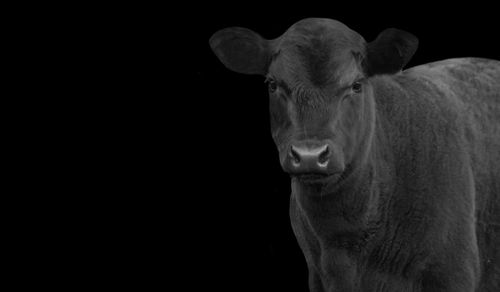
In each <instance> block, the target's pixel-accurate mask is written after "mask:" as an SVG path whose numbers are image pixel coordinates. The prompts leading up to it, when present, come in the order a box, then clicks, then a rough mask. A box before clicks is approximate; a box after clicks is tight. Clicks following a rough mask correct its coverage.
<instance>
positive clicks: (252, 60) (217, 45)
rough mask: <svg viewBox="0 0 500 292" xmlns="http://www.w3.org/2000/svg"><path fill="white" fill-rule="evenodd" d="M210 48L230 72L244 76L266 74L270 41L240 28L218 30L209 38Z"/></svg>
mask: <svg viewBox="0 0 500 292" xmlns="http://www.w3.org/2000/svg"><path fill="white" fill-rule="evenodd" d="M210 47H211V48H212V50H213V51H214V53H215V54H216V55H217V57H218V58H219V60H220V61H221V62H222V63H223V64H224V65H225V66H226V67H227V68H228V69H230V70H233V71H236V72H238V73H244V74H260V75H265V74H267V69H268V66H269V61H270V60H271V58H270V56H271V48H270V47H271V41H269V40H266V39H264V38H262V37H261V36H260V35H258V34H257V33H255V32H253V31H251V30H249V29H246V28H242V27H230V28H226V29H222V30H219V31H218V32H216V33H215V34H214V35H213V36H212V37H211V38H210Z"/></svg>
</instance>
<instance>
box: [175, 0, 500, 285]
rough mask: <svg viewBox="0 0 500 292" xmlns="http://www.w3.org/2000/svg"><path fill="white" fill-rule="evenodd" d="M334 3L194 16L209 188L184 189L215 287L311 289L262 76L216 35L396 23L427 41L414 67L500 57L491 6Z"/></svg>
mask: <svg viewBox="0 0 500 292" xmlns="http://www.w3.org/2000/svg"><path fill="white" fill-rule="evenodd" d="M333 8H335V9H326V7H325V8H324V9H323V8H317V9H315V10H312V11H300V9H297V10H298V11H299V12H297V11H296V12H295V13H284V12H283V11H279V10H277V11H273V12H271V11H266V10H265V9H262V11H259V12H258V13H255V12H253V11H252V12H250V13H247V12H248V11H245V9H244V7H243V8H241V10H239V9H230V10H229V11H227V12H224V11H218V13H207V14H203V15H196V16H193V18H192V21H194V24H192V25H191V26H189V33H188V35H189V45H188V47H189V49H188V55H189V62H188V64H189V65H188V66H189V71H190V74H192V75H190V77H189V80H194V82H193V83H192V87H191V88H188V90H187V92H188V93H189V94H188V95H187V96H184V97H183V98H186V99H188V100H189V102H190V103H192V105H191V106H192V107H194V108H191V107H190V108H189V110H190V111H191V110H192V113H193V114H194V116H193V115H191V114H189V119H193V120H192V122H193V124H192V125H193V127H192V128H189V129H185V130H186V131H188V133H189V135H190V136H191V135H192V136H191V138H194V139H195V140H196V141H197V145H198V146H199V147H200V149H201V151H202V153H203V154H201V155H202V157H203V158H202V159H201V162H202V165H201V166H199V167H200V168H201V173H203V174H202V176H203V177H204V179H203V182H204V183H205V184H204V185H203V188H202V189H203V192H202V193H197V194H195V195H193V194H192V193H189V189H186V192H185V195H186V196H189V197H191V198H192V200H193V203H194V202H197V203H196V204H197V205H198V204H199V205H198V206H197V207H196V210H197V212H198V213H197V214H198V215H201V216H199V219H200V221H199V222H198V221H196V222H198V223H197V224H196V225H195V226H196V228H197V229H196V232H198V235H199V237H197V238H196V244H197V246H198V247H199V248H200V249H201V250H197V251H196V252H200V253H202V254H203V255H202V256H201V258H202V259H203V260H202V263H197V264H199V266H198V267H199V268H200V269H201V270H204V271H207V275H209V276H208V277H207V283H210V284H211V285H215V286H217V287H219V288H220V289H222V290H224V291H226V290H227V291H241V290H254V291H308V290H307V268H306V264H305V260H304V258H303V256H302V254H301V251H300V249H299V247H298V245H297V243H296V240H295V238H294V235H293V233H292V230H291V227H290V222H289V215H288V204H289V194H290V186H289V185H290V183H289V179H288V177H287V175H285V174H284V173H282V171H281V169H280V165H279V162H278V154H277V151H276V149H275V146H274V144H273V141H272V139H271V135H270V129H269V117H268V97H267V89H266V86H265V85H264V83H263V81H264V78H262V77H261V76H248V75H241V74H237V73H234V72H231V71H229V70H228V69H226V68H225V67H224V66H223V65H222V63H220V62H219V61H218V59H217V58H216V57H215V55H214V54H213V53H212V52H211V50H210V48H209V46H208V39H209V38H210V36H211V35H212V34H213V33H214V32H216V31H217V30H219V29H222V28H225V27H230V26H242V27H246V28H250V29H252V30H254V31H256V32H258V33H259V34H261V35H262V36H263V37H265V38H269V39H272V38H276V37H278V36H280V35H281V34H282V33H283V32H285V30H286V29H287V28H288V27H289V26H291V25H292V24H293V23H295V22H296V21H298V20H300V19H303V18H306V17H326V18H333V19H336V20H339V21H341V22H343V23H344V24H346V25H347V26H349V27H350V28H351V29H353V30H355V31H357V32H358V33H360V34H361V35H362V36H363V37H364V38H365V40H367V41H371V40H373V39H375V38H376V36H377V34H378V33H379V32H381V31H382V30H383V29H385V28H389V27H395V28H399V29H403V30H406V31H408V32H411V33H413V34H415V35H416V36H417V37H418V38H419V41H420V45H419V49H418V50H417V52H416V54H415V56H414V57H413V59H412V60H411V62H410V63H409V64H408V66H407V67H412V66H415V65H419V64H424V63H428V62H432V61H437V60H442V59H446V58H457V57H484V58H493V59H500V44H499V43H498V42H497V39H498V28H499V24H498V20H497V18H496V16H495V15H494V12H493V11H494V10H495V8H494V7H493V6H491V7H483V8H477V9H475V8H470V7H454V8H453V9H450V8H442V9H437V8H432V9H430V8H425V7H405V4H404V3H400V4H399V5H398V6H397V7H395V6H394V7H393V6H390V7H387V8H385V10H384V7H376V8H368V7H361V6H355V5H353V6H351V7H347V6H345V7H340V6H338V5H337V6H333ZM419 8H420V9H419ZM422 8H423V9H422ZM190 125H191V123H190ZM191 227H192V226H191ZM193 264H194V263H193ZM234 285H237V286H234ZM235 287H238V288H235ZM226 288H227V289H226Z"/></svg>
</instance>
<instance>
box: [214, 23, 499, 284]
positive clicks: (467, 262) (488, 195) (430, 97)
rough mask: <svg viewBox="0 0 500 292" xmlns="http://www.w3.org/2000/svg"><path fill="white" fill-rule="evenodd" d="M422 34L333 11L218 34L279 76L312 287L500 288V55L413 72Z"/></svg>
mask: <svg viewBox="0 0 500 292" xmlns="http://www.w3.org/2000/svg"><path fill="white" fill-rule="evenodd" d="M417 45H418V40H417V38H416V37H415V36H413V35H412V34H410V33H408V32H404V31H401V30H397V29H387V30H385V31H383V32H382V33H380V35H379V36H378V37H377V39H375V40H374V41H372V42H370V43H366V42H365V40H364V39H363V37H361V36H360V35H359V34H358V33H356V32H354V31H352V30H350V29H349V28H348V27H347V26H345V25H344V24H342V23H340V22H338V21H335V20H330V19H305V20H302V21H299V22H297V23H296V24H294V25H293V26H292V27H290V29H288V30H287V31H286V32H285V33H284V34H283V35H282V36H280V37H279V38H276V39H274V40H265V39H263V38H262V37H260V36H259V35H258V34H256V33H255V32H253V31H251V30H248V29H245V28H227V29H223V30H221V31H218V32H217V33H215V34H214V35H213V36H212V38H211V39H210V46H211V48H212V49H213V51H214V52H215V54H216V55H217V57H218V58H219V59H220V61H222V63H223V64H224V65H225V66H226V67H227V68H229V69H231V70H233V71H236V72H239V73H245V74H261V75H264V76H265V77H266V80H267V83H268V86H269V98H270V107H271V127H272V129H271V130H272V136H273V138H274V141H275V143H276V146H277V147H278V150H279V153H280V161H281V164H282V166H283V169H284V170H285V171H286V172H288V173H290V175H291V181H292V194H291V199H290V218H291V222H292V226H293V230H294V232H295V235H296V237H297V240H298V242H299V245H300V247H301V249H302V251H303V253H304V255H305V258H306V261H307V265H308V268H309V285H310V289H311V291H398V292H401V291H426V292H429V291H450V292H452V291H453V292H460V291H464V292H465V291H467V292H472V291H489V292H493V291H495V292H498V291H500V62H499V61H494V60H487V59H479V58H463V59H449V60H444V61H440V62H434V63H430V64H426V65H421V66H417V67H414V68H411V69H407V70H404V71H402V68H403V67H404V66H405V65H406V64H407V62H408V61H409V60H410V58H411V57H412V55H413V54H414V53H415V51H416V49H417Z"/></svg>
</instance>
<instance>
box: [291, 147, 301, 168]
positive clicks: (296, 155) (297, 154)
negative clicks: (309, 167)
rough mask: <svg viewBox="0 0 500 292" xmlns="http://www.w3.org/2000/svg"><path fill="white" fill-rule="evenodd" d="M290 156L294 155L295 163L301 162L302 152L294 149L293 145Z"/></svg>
mask: <svg viewBox="0 0 500 292" xmlns="http://www.w3.org/2000/svg"><path fill="white" fill-rule="evenodd" d="M290 156H292V158H293V162H294V163H296V164H299V163H300V154H299V153H298V152H297V151H296V150H295V149H293V146H292V147H291V148H290Z"/></svg>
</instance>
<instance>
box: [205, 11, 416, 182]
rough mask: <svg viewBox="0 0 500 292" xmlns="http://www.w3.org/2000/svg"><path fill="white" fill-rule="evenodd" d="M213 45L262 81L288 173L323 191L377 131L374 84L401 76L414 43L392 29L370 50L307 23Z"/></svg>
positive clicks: (330, 25) (353, 38)
mask: <svg viewBox="0 0 500 292" xmlns="http://www.w3.org/2000/svg"><path fill="white" fill-rule="evenodd" d="M210 45H211V47H212V49H213V50H214V52H215V53H216V55H217V56H218V57H219V59H220V60H221V61H222V62H223V63H224V64H225V65H226V67H228V68H229V69H232V70H234V71H236V72H240V73H246V74H261V75H264V76H265V78H266V79H265V80H266V83H267V85H268V88H269V100H270V101H269V102H270V114H271V132H272V136H273V139H274V141H275V143H276V145H277V147H278V150H279V153H280V161H281V165H282V166H283V169H284V170H285V171H286V172H288V173H290V174H291V175H293V176H296V177H298V178H299V180H300V181H302V182H304V183H315V184H316V183H320V184H322V183H325V182H331V181H335V180H338V179H339V178H340V177H342V174H343V173H345V172H346V170H347V169H349V168H352V164H353V163H354V162H355V159H356V156H357V155H360V153H361V152H362V151H363V149H362V148H363V147H366V143H367V140H368V138H369V137H370V135H371V133H372V132H373V127H374V123H375V121H374V109H375V106H374V104H375V102H374V97H373V90H372V88H371V85H370V81H369V77H370V76H372V75H374V74H393V73H396V72H398V71H400V70H401V68H402V67H403V66H404V65H405V64H406V63H407V62H408V61H409V59H410V58H411V56H412V55H413V53H414V52H415V49H416V46H417V40H416V38H415V37H414V36H412V35H410V34H408V33H406V32H403V31H399V30H394V29H391V30H386V31H384V32H382V33H381V34H380V35H379V37H378V38H377V39H376V40H375V41H374V42H372V43H370V44H367V43H366V42H365V41H364V39H363V38H362V37H361V36H360V35H359V34H357V33H356V32H354V31H352V30H350V29H349V28H348V27H346V26H345V25H343V24H342V23H340V22H337V21H334V20H328V19H305V20H302V21H300V22H298V23H296V24H295V25H293V26H292V27H291V28H290V29H288V30H287V32H285V33H284V34H283V35H282V36H281V37H279V38H277V39H274V40H265V39H263V38H261V37H260V36H259V35H257V34H256V33H254V32H252V31H250V30H247V29H243V28H229V29H225V30H221V31H219V32H217V33H216V34H214V36H213V37H212V38H211V39H210Z"/></svg>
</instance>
